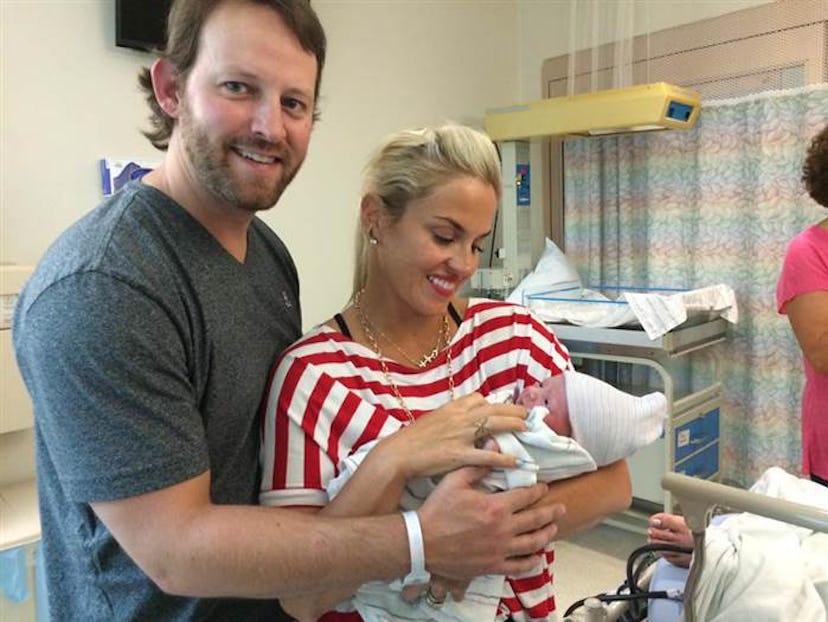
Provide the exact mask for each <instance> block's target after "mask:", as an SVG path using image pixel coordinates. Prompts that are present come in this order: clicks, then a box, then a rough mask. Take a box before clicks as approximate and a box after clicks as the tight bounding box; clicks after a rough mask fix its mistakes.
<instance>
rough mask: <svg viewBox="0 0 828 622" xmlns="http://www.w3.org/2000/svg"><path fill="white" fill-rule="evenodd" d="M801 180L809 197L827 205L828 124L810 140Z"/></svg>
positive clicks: (824, 205)
mask: <svg viewBox="0 0 828 622" xmlns="http://www.w3.org/2000/svg"><path fill="white" fill-rule="evenodd" d="M802 181H803V182H805V189H806V190H807V191H808V194H809V195H811V198H812V199H813V200H814V201H816V202H817V203H819V204H820V205H822V206H823V207H828V125H826V126H825V127H824V128H823V129H822V131H821V132H820V133H819V134H817V135H816V136H814V137H813V139H812V140H811V145H810V147H808V153H807V156H806V157H805V164H804V165H803V167H802Z"/></svg>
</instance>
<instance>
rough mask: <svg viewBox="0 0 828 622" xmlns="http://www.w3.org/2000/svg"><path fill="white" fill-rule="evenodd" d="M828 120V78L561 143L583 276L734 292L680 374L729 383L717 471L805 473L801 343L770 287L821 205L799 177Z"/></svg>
mask: <svg viewBox="0 0 828 622" xmlns="http://www.w3.org/2000/svg"><path fill="white" fill-rule="evenodd" d="M826 121H828V84H825V85H815V86H811V87H805V88H799V89H794V90H788V91H775V92H766V93H762V94H758V95H754V96H750V97H745V98H740V99H734V100H722V101H710V102H705V103H704V104H703V109H702V114H701V117H700V120H699V123H698V124H697V126H696V127H695V128H694V129H692V130H689V131H674V132H660V133H656V134H647V135H639V136H635V135H630V136H619V137H607V138H602V139H581V140H573V141H568V142H567V143H566V144H565V156H564V163H565V180H564V189H565V211H564V218H565V231H566V239H565V245H566V255H567V256H568V257H569V258H570V260H571V261H572V262H573V263H574V264H575V265H576V267H577V268H578V270H579V272H580V275H581V279H582V281H583V282H584V284H590V285H596V284H599V283H604V284H608V285H628V286H643V287H676V288H688V289H690V288H698V287H703V286H706V285H712V284H716V283H725V284H727V285H730V286H731V287H732V288H733V289H734V290H735V292H736V296H737V300H738V303H739V313H740V319H739V323H738V324H736V325H735V326H731V328H730V331H729V335H728V340H727V342H726V343H725V344H721V345H717V346H713V347H712V348H708V349H707V350H703V351H699V352H697V353H695V354H692V355H690V357H689V359H688V363H689V364H688V365H687V369H685V370H684V374H685V377H684V380H683V381H684V382H685V384H686V385H687V387H688V388H694V389H695V388H699V387H700V386H704V385H706V384H708V383H709V382H711V380H713V379H715V380H718V381H720V382H721V383H722V385H723V394H724V397H723V405H722V419H721V437H720V438H721V444H722V454H721V455H722V463H721V469H720V474H721V479H722V481H725V482H732V483H736V484H740V485H749V484H750V483H752V482H753V481H754V480H755V479H756V478H757V477H758V476H759V474H760V473H761V472H762V471H763V470H764V469H766V468H767V467H769V466H771V465H778V466H781V467H782V468H784V469H786V470H788V471H790V472H792V473H799V472H800V468H801V464H800V461H801V445H800V427H799V407H800V399H801V392H802V386H803V372H802V367H801V353H800V350H799V347H798V345H797V343H796V340H795V338H794V336H793V333H792V331H791V329H790V326H789V324H788V321H787V318H785V317H784V316H780V315H778V314H777V312H776V305H775V291H776V281H777V278H778V276H779V271H780V268H781V265H782V258H783V256H784V252H785V248H786V245H787V242H788V240H790V238H792V237H793V236H794V235H795V234H796V233H798V232H799V231H801V230H802V229H804V228H806V227H807V226H808V225H810V224H812V223H815V222H817V221H819V220H821V219H822V218H824V217H825V215H826V214H825V213H824V212H825V210H824V209H823V208H821V207H820V206H818V205H817V204H815V203H814V202H813V201H811V199H810V198H809V197H808V196H807V194H806V193H805V191H804V189H803V187H802V183H801V168H802V162H803V158H804V154H805V151H806V149H807V146H808V144H809V142H810V138H811V137H812V136H813V135H814V134H815V133H816V132H817V131H818V130H819V129H821V128H822V127H823V125H824V124H825V123H826ZM826 409H827V411H826V414H828V406H827V407H826Z"/></svg>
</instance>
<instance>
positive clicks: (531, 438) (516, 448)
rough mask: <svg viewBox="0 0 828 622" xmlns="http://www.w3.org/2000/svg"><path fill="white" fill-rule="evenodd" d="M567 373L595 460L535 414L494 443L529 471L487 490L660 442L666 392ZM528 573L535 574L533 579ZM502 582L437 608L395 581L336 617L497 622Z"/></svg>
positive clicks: (422, 493) (493, 579)
mask: <svg viewBox="0 0 828 622" xmlns="http://www.w3.org/2000/svg"><path fill="white" fill-rule="evenodd" d="M564 373H565V382H566V399H567V405H568V409H569V415H570V420H571V423H572V428H573V434H574V435H575V436H576V437H577V438H580V439H583V442H584V444H586V445H587V446H589V447H590V448H591V449H592V450H593V451H595V452H596V453H597V454H598V457H599V459H598V460H596V459H594V458H593V456H592V455H590V452H588V451H587V450H586V449H585V448H584V447H583V446H582V445H581V444H579V443H578V442H576V441H575V439H573V438H569V437H566V436H561V435H558V434H556V433H555V432H554V431H553V430H551V429H550V428H549V427H548V426H547V425H546V423H545V422H544V417H546V415H547V414H548V413H549V411H548V410H547V409H546V408H545V407H543V406H536V407H534V408H532V409H531V410H530V411H529V413H528V415H527V418H526V427H527V429H526V431H524V432H515V433H511V432H504V433H500V434H496V435H495V436H494V439H495V441H497V443H498V446H499V447H500V451H501V452H502V453H506V454H510V455H513V456H515V457H517V458H519V459H521V460H522V463H524V464H527V465H531V466H530V467H529V468H515V469H493V470H492V471H490V472H489V473H488V474H487V475H486V476H485V477H484V478H483V479H482V480H481V482H480V485H481V487H482V488H484V489H485V490H489V491H498V490H507V489H511V488H517V487H522V486H531V485H533V484H535V483H537V482H539V481H540V482H551V481H555V480H558V479H565V478H569V477H574V476H575V475H580V474H581V473H586V472H588V471H594V470H596V468H597V466H599V465H600V466H603V465H605V464H609V463H610V462H613V461H615V460H619V459H621V458H625V457H627V456H629V455H630V454H632V453H633V451H635V450H636V449H638V448H639V447H642V446H643V445H646V444H648V443H651V442H652V441H654V440H655V439H656V438H658V437H659V436H660V435H661V432H662V430H663V426H664V418H665V416H666V413H667V401H666V399H665V397H664V395H663V394H661V393H651V394H650V395H646V396H644V397H640V398H639V397H635V396H631V395H628V394H626V393H622V392H621V391H618V390H617V389H615V388H614V387H612V386H610V385H608V384H606V383H604V382H602V381H600V380H597V379H595V378H592V377H591V376H587V375H585V374H581V373H578V372H575V371H571V370H567V371H566V372H564ZM509 397H512V393H511V392H509V391H502V392H495V393H493V394H490V395H489V396H487V398H486V399H487V400H488V401H489V402H491V403H502V402H504V401H506V399H507V398H509ZM377 442H378V441H371V442H369V443H366V444H365V445H363V446H362V447H360V448H359V449H358V450H356V451H355V452H354V453H353V454H351V455H350V456H348V457H347V458H345V459H344V460H342V461H341V462H340V464H339V475H338V476H337V477H336V478H334V479H333V480H331V481H330V482H329V483H328V486H327V493H328V498H329V499H333V498H334V497H336V495H337V494H338V493H339V491H340V490H341V489H342V487H343V486H344V485H345V483H346V482H347V481H348V480H349V479H350V478H351V476H352V475H353V474H354V473H355V472H356V470H357V469H358V468H359V465H360V464H361V463H362V461H363V460H364V459H365V456H367V455H368V452H370V451H371V449H373V447H374V446H375V445H376V443H377ZM437 481H438V479H437V478H418V479H414V480H411V481H409V482H408V483H407V484H406V487H405V490H404V491H403V494H402V497H401V499H400V506H401V507H402V509H404V510H414V509H417V508H419V507H420V506H421V505H422V503H423V502H424V501H425V499H426V497H428V495H429V494H430V493H431V492H432V491H433V490H434V488H435V486H436V485H437ZM530 574H531V573H530ZM503 582H504V576H503V575H484V576H480V577H476V578H475V579H473V580H472V581H471V582H470V583H469V586H468V588H467V590H466V594H465V597H464V598H463V600H462V601H461V602H456V601H454V600H453V599H452V598H451V595H448V596H447V598H446V601H445V603H444V604H443V605H442V606H441V607H440V608H439V609H437V608H434V607H432V606H430V605H429V604H428V603H427V602H425V600H424V599H419V600H418V601H416V602H414V603H408V602H406V601H404V600H403V599H402V597H401V594H402V589H403V585H402V582H401V581H399V580H397V581H393V582H391V583H385V582H380V581H374V582H369V583H366V584H364V585H362V586H361V587H360V588H359V590H358V591H357V593H356V594H355V595H354V596H353V597H352V598H351V600H350V601H349V602H347V603H343V604H342V605H341V606H340V607H338V608H337V610H339V611H353V610H354V609H355V610H356V611H358V612H359V614H360V615H361V616H362V618H363V619H364V620H365V621H366V622H396V621H399V622H411V621H412V620H437V621H438V622H486V621H489V620H494V619H495V615H496V612H497V607H498V605H499V603H500V599H501V597H502V595H503Z"/></svg>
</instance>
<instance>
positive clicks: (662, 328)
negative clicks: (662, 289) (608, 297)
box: [623, 284, 739, 339]
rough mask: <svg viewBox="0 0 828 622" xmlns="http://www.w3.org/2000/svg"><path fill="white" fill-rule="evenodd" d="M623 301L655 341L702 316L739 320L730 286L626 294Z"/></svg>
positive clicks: (730, 320)
mask: <svg viewBox="0 0 828 622" xmlns="http://www.w3.org/2000/svg"><path fill="white" fill-rule="evenodd" d="M623 297H624V300H626V301H627V303H629V305H630V310H631V311H632V312H633V314H634V315H635V317H636V318H637V319H638V321H639V322H640V323H641V327H642V328H643V329H644V332H646V333H647V336H648V337H649V338H650V339H656V338H658V337H660V336H661V335H664V334H665V333H667V332H668V331H670V330H672V329H673V328H675V327H676V326H679V325H680V324H683V323H684V322H686V321H687V318H688V317H693V316H698V315H699V314H704V315H708V316H710V317H711V318H712V317H722V318H724V319H725V320H727V321H728V322H731V323H733V324H735V323H736V322H737V321H738V319H739V312H738V308H737V306H736V295H735V294H734V293H733V289H731V288H730V287H728V286H727V285H723V284H719V285H711V286H709V287H702V288H700V289H692V290H689V291H686V292H680V293H678V294H671V295H664V294H649V293H637V292H624V294H623Z"/></svg>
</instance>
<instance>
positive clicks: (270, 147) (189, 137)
mask: <svg viewBox="0 0 828 622" xmlns="http://www.w3.org/2000/svg"><path fill="white" fill-rule="evenodd" d="M178 123H179V130H180V131H181V137H182V142H183V144H184V150H185V151H186V153H187V157H188V158H189V160H190V164H191V166H192V168H193V172H194V174H195V177H196V179H197V181H199V182H200V183H201V184H202V185H203V186H204V188H205V189H206V190H207V191H208V192H210V194H212V195H214V196H215V197H217V198H219V199H221V200H222V201H225V202H226V203H229V204H230V205H233V206H234V207H237V208H239V209H242V210H246V211H249V212H257V211H259V210H266V209H270V208H271V207H273V206H274V205H275V204H276V202H277V201H278V200H279V197H281V196H282V193H283V192H284V191H285V188H287V187H288V185H289V184H290V182H291V181H293V178H294V177H295V176H296V173H297V172H298V171H299V165H300V164H301V161H300V162H299V163H295V164H294V163H292V162H291V158H290V154H289V153H288V151H287V149H286V148H285V147H283V146H280V145H278V144H276V143H271V142H268V141H266V140H263V139H260V138H255V137H250V138H247V139H245V140H236V141H232V142H231V141H228V142H222V143H220V144H219V145H216V143H215V142H212V141H211V138H210V136H209V134H208V133H207V132H206V131H205V130H204V128H203V127H202V126H200V125H199V124H198V123H197V122H196V121H194V120H193V118H192V116H191V115H190V111H189V108H188V107H187V106H186V105H185V106H184V107H183V109H182V112H181V116H180V117H179V119H178ZM232 147H236V148H242V149H243V148H245V147H249V148H250V149H251V151H260V152H264V153H269V154H273V153H277V154H279V157H280V159H281V162H282V175H281V177H279V178H278V179H277V180H276V181H275V183H269V184H267V183H261V182H260V183H255V182H242V181H241V180H240V179H238V176H237V175H238V174H237V173H236V172H235V171H234V170H233V168H232V167H231V166H230V164H229V162H228V161H227V158H228V157H232V156H229V153H230V151H232ZM236 155H237V156H238V157H241V156H240V155H238V154H236Z"/></svg>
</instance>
